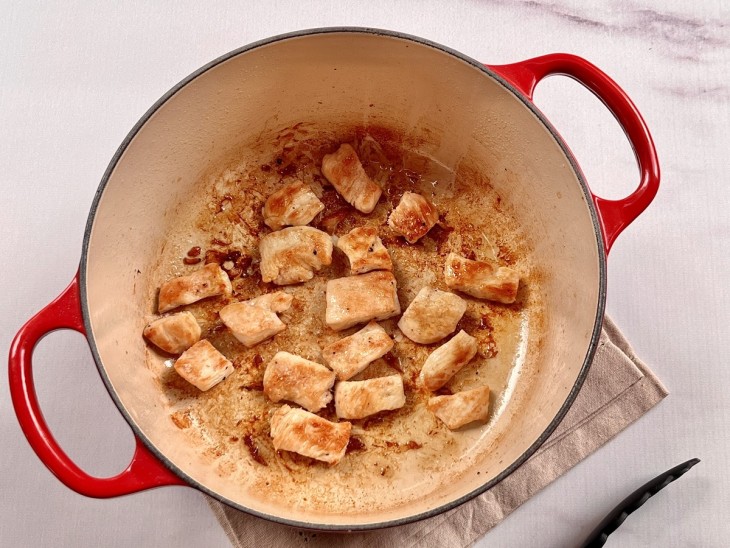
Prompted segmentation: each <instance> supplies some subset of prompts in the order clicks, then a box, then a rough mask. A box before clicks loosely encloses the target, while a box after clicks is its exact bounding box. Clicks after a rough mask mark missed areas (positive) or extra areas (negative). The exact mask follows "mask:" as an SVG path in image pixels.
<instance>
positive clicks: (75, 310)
mask: <svg viewBox="0 0 730 548" xmlns="http://www.w3.org/2000/svg"><path fill="white" fill-rule="evenodd" d="M56 329H73V330H75V331H78V332H79V333H82V334H84V335H85V334H86V330H85V329H84V322H83V316H82V314H81V299H80V295H79V275H78V273H77V274H76V277H75V278H74V279H73V281H72V282H71V284H70V285H69V286H68V287H67V288H66V289H65V290H64V291H63V293H61V295H59V297H58V298H57V299H56V300H54V301H53V302H52V303H50V304H49V305H48V306H46V307H45V308H44V309H43V310H41V311H40V312H39V313H38V314H36V315H35V316H33V317H32V318H31V319H30V320H29V321H28V323H26V324H25V325H24V326H23V327H22V328H21V329H20V331H18V334H17V335H16V336H15V339H13V344H12V345H11V347H10V357H9V359H8V375H9V377H10V379H9V380H10V383H9V384H10V396H11V397H12V400H13V406H14V407H15V413H16V415H17V416H18V421H19V422H20V427H21V429H22V430H23V433H24V434H25V437H26V438H28V441H29V442H30V445H31V447H32V448H33V450H34V451H35V452H36V454H37V455H38V457H39V458H40V459H41V461H43V464H45V465H46V466H47V467H48V469H49V470H50V471H51V472H53V474H55V475H56V477H58V479H60V480H61V481H62V482H63V483H64V484H65V485H66V486H67V487H70V488H71V489H73V490H74V491H76V492H78V493H81V494H82V495H86V496H88V497H96V498H109V497H117V496H120V495H126V494H129V493H136V492H138V491H144V490H145V489H150V488H152V487H160V486H162V485H186V483H185V482H184V481H183V480H181V479H180V478H179V477H178V476H176V475H175V474H174V473H172V472H171V471H170V470H168V469H167V468H166V467H165V466H164V465H163V464H162V463H161V462H160V461H159V460H158V459H157V458H156V457H155V456H154V455H153V454H152V453H151V452H150V451H149V450H148V449H147V448H146V447H145V446H144V445H143V444H142V442H141V441H139V439H137V448H136V450H135V452H134V456H133V457H132V462H131V463H130V464H129V466H128V467H127V469H126V470H124V471H123V472H122V473H121V474H119V475H117V476H114V477H111V478H96V477H94V476H90V475H89V474H87V473H86V472H84V471H83V470H81V468H79V467H78V466H76V464H74V463H73V461H72V460H71V459H70V458H69V457H68V456H67V455H66V453H64V452H63V450H62V449H61V447H60V446H59V445H58V443H57V442H56V440H55V439H54V438H53V436H52V435H51V432H50V430H49V429H48V425H47V424H46V421H45V419H44V418H43V413H42V412H41V410H40V406H39V405H38V398H37V397H36V393H35V386H34V384H33V370H32V358H33V349H34V348H35V346H36V344H37V343H38V341H39V340H40V339H42V338H43V337H44V336H45V335H47V334H48V333H50V332H51V331H54V330H56Z"/></svg>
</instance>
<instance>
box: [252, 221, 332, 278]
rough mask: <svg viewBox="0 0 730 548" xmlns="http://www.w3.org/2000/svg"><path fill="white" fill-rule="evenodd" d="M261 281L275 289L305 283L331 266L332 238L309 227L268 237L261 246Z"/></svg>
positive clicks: (293, 228) (299, 227) (286, 230)
mask: <svg viewBox="0 0 730 548" xmlns="http://www.w3.org/2000/svg"><path fill="white" fill-rule="evenodd" d="M259 251H260V252H261V279H262V280H263V281H264V282H273V283H275V284H276V285H289V284H296V283H300V282H306V281H307V280H311V279H312V278H313V277H314V272H316V271H318V270H320V269H321V268H322V267H323V266H327V265H329V264H331V263H332V239H331V238H330V236H329V234H327V233H326V232H322V231H321V230H317V229H316V228H312V227H309V226H294V227H290V228H285V229H283V230H277V231H276V232H272V233H270V234H267V235H266V236H264V237H263V238H261V241H260V242H259Z"/></svg>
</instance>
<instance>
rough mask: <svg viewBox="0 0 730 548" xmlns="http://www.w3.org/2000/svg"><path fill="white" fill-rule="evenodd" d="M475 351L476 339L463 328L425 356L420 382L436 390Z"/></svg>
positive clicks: (467, 360)
mask: <svg viewBox="0 0 730 548" xmlns="http://www.w3.org/2000/svg"><path fill="white" fill-rule="evenodd" d="M476 353H477V340H476V339H475V338H474V337H472V336H470V335H468V334H467V333H466V331H464V330H463V329H462V330H461V331H459V332H458V333H457V334H456V335H454V337H452V339H451V340H450V341H449V342H447V343H444V344H442V345H441V346H439V347H438V348H437V349H436V350H434V351H433V352H431V354H430V355H429V356H428V358H426V361H425V363H424V364H423V367H422V368H421V382H423V385H424V386H425V387H426V388H428V389H429V390H438V389H439V388H441V387H442V386H443V385H445V384H446V383H447V382H449V380H451V377H453V376H454V375H456V373H458V372H459V370H460V369H461V368H462V367H464V366H465V365H466V364H467V363H469V362H470V361H471V360H472V358H473V357H474V356H475V355H476Z"/></svg>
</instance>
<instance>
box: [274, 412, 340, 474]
mask: <svg viewBox="0 0 730 548" xmlns="http://www.w3.org/2000/svg"><path fill="white" fill-rule="evenodd" d="M351 429H352V424H350V423H349V422H330V421H328V420H327V419H323V418H322V417H319V416H317V415H315V414H313V413H309V412H307V411H304V410H303V409H295V408H292V407H289V406H288V405H283V406H282V407H280V408H279V409H277V410H276V412H275V413H274V414H273V415H272V416H271V437H272V440H273V443H274V449H276V450H277V451H293V452H295V453H299V454H300V455H304V456H305V457H310V458H313V459H317V460H321V461H323V462H327V463H330V464H337V463H338V462H340V460H342V457H344V456H345V451H346V450H347V442H348V441H350V431H351Z"/></svg>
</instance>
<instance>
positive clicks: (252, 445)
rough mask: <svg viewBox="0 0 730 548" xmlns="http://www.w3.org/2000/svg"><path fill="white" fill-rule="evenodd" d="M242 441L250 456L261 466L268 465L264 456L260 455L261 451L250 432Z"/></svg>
mask: <svg viewBox="0 0 730 548" xmlns="http://www.w3.org/2000/svg"><path fill="white" fill-rule="evenodd" d="M243 443H244V444H245V445H246V447H247V448H248V452H249V453H250V454H251V458H252V459H253V460H255V461H256V462H258V463H259V464H261V465H263V466H268V465H269V464H268V463H267V462H266V461H265V460H264V457H262V456H261V452H260V451H259V446H258V445H257V444H256V442H255V441H254V440H253V436H251V434H246V435H245V436H244V437H243Z"/></svg>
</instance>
